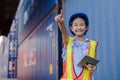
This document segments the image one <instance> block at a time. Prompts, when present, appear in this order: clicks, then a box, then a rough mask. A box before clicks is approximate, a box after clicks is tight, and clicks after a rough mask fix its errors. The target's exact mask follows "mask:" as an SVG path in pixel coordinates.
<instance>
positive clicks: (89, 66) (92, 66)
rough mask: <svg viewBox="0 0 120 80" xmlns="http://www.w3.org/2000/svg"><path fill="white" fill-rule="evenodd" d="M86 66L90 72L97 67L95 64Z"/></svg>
mask: <svg viewBox="0 0 120 80" xmlns="http://www.w3.org/2000/svg"><path fill="white" fill-rule="evenodd" d="M86 68H87V69H88V70H90V71H91V72H94V71H95V70H96V69H97V66H94V65H92V64H87V65H86Z"/></svg>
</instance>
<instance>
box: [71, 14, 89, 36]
mask: <svg viewBox="0 0 120 80" xmlns="http://www.w3.org/2000/svg"><path fill="white" fill-rule="evenodd" d="M78 17H79V18H82V19H83V20H84V21H85V24H86V27H88V26H89V20H88V17H87V15H86V14H85V13H76V14H73V15H72V16H71V17H70V20H69V27H70V26H72V23H73V20H74V19H76V18H78ZM70 31H71V33H72V34H73V35H75V34H74V33H73V32H72V30H71V29H70ZM86 32H87V31H86ZM86 32H85V34H86ZM85 34H84V35H85Z"/></svg>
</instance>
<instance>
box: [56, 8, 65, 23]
mask: <svg viewBox="0 0 120 80" xmlns="http://www.w3.org/2000/svg"><path fill="white" fill-rule="evenodd" d="M55 21H56V22H57V23H58V24H59V23H63V22H64V18H63V10H61V13H60V14H59V15H57V16H55Z"/></svg>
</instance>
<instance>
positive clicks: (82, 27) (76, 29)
mask: <svg viewBox="0 0 120 80" xmlns="http://www.w3.org/2000/svg"><path fill="white" fill-rule="evenodd" d="M71 30H72V32H73V33H74V34H75V36H79V37H80V36H84V34H85V32H86V31H87V26H86V24H85V21H84V19H82V18H79V17H78V18H76V19H74V20H73V22H72V26H71Z"/></svg>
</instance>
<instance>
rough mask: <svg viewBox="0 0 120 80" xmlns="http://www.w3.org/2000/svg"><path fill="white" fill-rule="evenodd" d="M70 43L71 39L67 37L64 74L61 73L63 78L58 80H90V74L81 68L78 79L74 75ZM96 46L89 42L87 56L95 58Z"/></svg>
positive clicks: (91, 41) (95, 43)
mask: <svg viewBox="0 0 120 80" xmlns="http://www.w3.org/2000/svg"><path fill="white" fill-rule="evenodd" d="M72 41H73V38H72V37H69V39H68V45H67V54H66V67H65V72H64V73H63V76H62V77H61V79H60V80H92V78H91V76H92V75H91V72H90V71H89V70H87V69H85V68H83V70H82V72H81V74H80V76H79V77H77V76H76V75H75V72H74V69H73V54H72V47H71V44H72ZM96 46H97V42H96V41H93V40H90V42H89V51H88V55H89V56H91V57H93V58H95V56H96V55H95V53H96Z"/></svg>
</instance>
